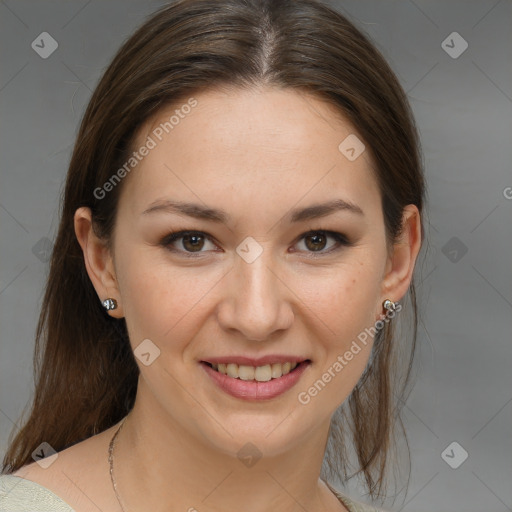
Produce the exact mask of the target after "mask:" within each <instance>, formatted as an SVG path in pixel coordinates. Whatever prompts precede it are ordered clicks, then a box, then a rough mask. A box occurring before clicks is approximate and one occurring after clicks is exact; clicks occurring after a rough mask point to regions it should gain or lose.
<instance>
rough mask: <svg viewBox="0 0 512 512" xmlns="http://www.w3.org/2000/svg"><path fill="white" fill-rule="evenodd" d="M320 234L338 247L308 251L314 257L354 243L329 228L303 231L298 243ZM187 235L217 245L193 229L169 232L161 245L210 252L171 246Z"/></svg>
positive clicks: (188, 254)
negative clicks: (195, 236)
mask: <svg viewBox="0 0 512 512" xmlns="http://www.w3.org/2000/svg"><path fill="white" fill-rule="evenodd" d="M318 234H320V235H325V236H328V237H331V238H333V239H334V240H336V242H337V244H338V245H337V246H336V247H333V248H331V249H329V250H327V251H324V250H323V249H322V250H321V251H307V252H309V253H310V254H311V256H310V257H313V258H316V257H319V256H320V257H321V256H324V255H327V254H331V253H333V252H336V251H339V250H340V249H341V248H342V247H349V246H351V245H352V243H351V242H349V240H348V239H347V237H346V236H345V235H343V234H342V233H338V232H336V231H327V230H322V229H317V230H311V231H308V232H306V233H303V234H302V235H301V236H300V238H299V239H298V240H297V242H296V243H298V242H300V241H301V240H303V239H304V238H306V237H307V236H310V235H318ZM185 235H201V236H204V237H205V238H206V239H207V240H208V241H210V242H211V243H213V244H215V245H217V244H216V243H215V242H214V240H213V238H212V237H211V236H209V235H208V234H207V233H205V232H204V231H191V230H182V231H173V232H171V233H168V234H167V235H166V236H165V237H164V238H163V239H162V240H161V241H160V245H161V246H162V247H164V248H165V249H167V250H169V251H171V252H175V253H179V254H183V255H185V257H187V258H197V257H201V254H203V253H204V252H208V251H199V252H189V251H181V250H177V249H175V248H172V247H170V246H171V244H172V243H173V242H175V241H176V240H179V239H180V238H183V237H184V236H185Z"/></svg>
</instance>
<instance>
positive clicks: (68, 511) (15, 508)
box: [0, 475, 74, 512]
mask: <svg viewBox="0 0 512 512" xmlns="http://www.w3.org/2000/svg"><path fill="white" fill-rule="evenodd" d="M0 510H4V511H7V510H8V511H9V512H25V511H26V510H31V511H34V512H74V509H73V508H72V507H71V505H69V504H68V503H66V502H65V501H64V500H63V499H61V498H60V497H59V496H57V495H56V494H54V493H53V492H52V491H50V490H49V489H47V488H46V487H43V486H42V485H40V484H38V483H36V482H33V481H31V480H26V479H25V478H23V477H20V476H15V475H0Z"/></svg>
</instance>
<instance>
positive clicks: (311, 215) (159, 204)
mask: <svg viewBox="0 0 512 512" xmlns="http://www.w3.org/2000/svg"><path fill="white" fill-rule="evenodd" d="M338 211H347V212H351V213H355V214H357V215H364V212H363V210H362V209H361V208H360V207H359V206H357V205H356V204H354V203H351V202H349V201H345V200H343V199H334V200H333V201H329V202H327V203H320V204H314V205H311V206H308V207H306V208H300V209H299V208H297V209H295V210H292V211H291V212H290V213H288V214H287V217H289V219H290V223H295V222H303V221H306V220H311V219H317V218H320V217H326V216H327V215H331V214H333V213H336V212H338ZM156 212H163V213H175V214H182V215H187V216H189V217H194V218H196V219H201V220H209V221H212V222H218V223H224V224H227V223H228V222H229V219H230V217H229V215H228V214H227V213H226V212H225V211H224V210H219V209H216V208H208V207H206V206H202V205H200V204H195V203H185V202H181V201H172V200H159V201H155V202H154V203H152V204H151V205H150V206H149V208H147V209H146V210H144V211H143V212H142V215H147V214H149V213H156Z"/></svg>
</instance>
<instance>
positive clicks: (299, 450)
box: [112, 380, 345, 512]
mask: <svg viewBox="0 0 512 512" xmlns="http://www.w3.org/2000/svg"><path fill="white" fill-rule="evenodd" d="M151 396H152V395H151V392H150V391H149V390H148V389H147V388H145V387H144V385H143V381H142V380H139V388H138V393H137V399H136V401H135V405H134V408H133V409H132V411H131V412H130V413H129V415H128V417H127V419H126V421H125V423H124V425H123V427H122V430H121V432H120V433H119V435H118V436H117V438H116V441H115V447H114V478H115V481H116V485H117V491H118V494H119V495H120V498H121V502H122V504H123V507H124V508H125V510H127V511H128V512H129V511H141V510H153V511H154V512H160V511H162V512H163V511H168V510H169V509H173V510H186V511H188V512H196V511H197V510H198V511H201V512H203V511H205V512H206V511H208V512H221V511H222V512H235V511H236V512H238V511H239V510H240V508H243V509H244V511H245V512H268V510H280V511H281V512H304V510H308V511H310V512H314V511H322V512H325V511H326V510H338V511H341V510H345V508H344V507H343V505H341V504H340V503H339V501H338V500H337V498H336V497H335V496H334V495H333V494H332V492H331V491H330V490H329V489H328V488H327V486H326V485H325V484H324V483H323V481H321V480H320V478H319V475H320V469H321V465H322V460H323V455H324V450H325V446H326V442H327V435H328V429H329V421H326V422H324V424H323V425H322V429H318V428H317V430H316V431H312V432H308V435H307V437H305V438H303V439H301V440H296V439H295V440H294V441H293V444H290V445H289V446H285V447H284V449H283V448H282V447H281V448H280V449H276V447H275V446H274V445H273V444H272V442H271V441H270V440H271V438H272V436H273V434H272V433H269V434H267V437H266V438H265V437H264V436H263V435H261V433H260V437H259V438H258V439H259V440H261V439H265V440H268V442H265V446H261V448H262V450H260V449H259V448H258V447H257V446H255V445H254V444H249V443H250V442H241V441H240V440H239V439H238V438H236V439H235V438H234V436H233V435H231V434H229V432H225V431H224V430H223V429H222V426H221V425H220V424H216V423H215V421H214V420H212V423H214V425H215V428H217V430H218V432H217V435H218V436H219V437H218V439H220V441H218V443H217V445H215V444H213V443H212V441H211V440H210V439H206V438H205V437H204V436H201V435H197V434H198V433H197V432H196V431H193V430H191V429H190V428H184V426H183V425H182V424H180V423H179V422H177V421H175V418H173V417H172V416H171V415H169V414H167V413H163V412H162V409H161V408H159V407H158V404H156V403H155V402H154V401H152V399H151ZM204 412H205V411H204V410H203V413H204ZM284 413H285V411H283V415H282V416H283V418H285V417H286V414H284ZM148 418H151V420H150V421H149V420H148ZM283 423H285V422H283ZM284 428H285V427H284ZM277 430H279V426H277V427H276V435H275V439H277V438H278V435H277V434H278V433H277ZM223 438H224V439H223ZM222 441H224V442H222ZM260 443H261V441H260ZM266 453H270V455H266ZM112 492H113V491H112Z"/></svg>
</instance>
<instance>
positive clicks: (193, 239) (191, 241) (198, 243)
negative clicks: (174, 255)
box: [182, 235, 204, 252]
mask: <svg viewBox="0 0 512 512" xmlns="http://www.w3.org/2000/svg"><path fill="white" fill-rule="evenodd" d="M182 239H183V247H184V248H185V249H186V250H187V251H190V252H196V251H200V250H201V249H202V248H203V245H204V237H203V236H201V235H184V236H182Z"/></svg>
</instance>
